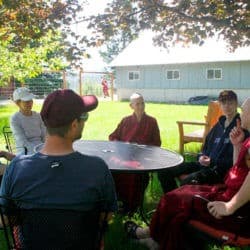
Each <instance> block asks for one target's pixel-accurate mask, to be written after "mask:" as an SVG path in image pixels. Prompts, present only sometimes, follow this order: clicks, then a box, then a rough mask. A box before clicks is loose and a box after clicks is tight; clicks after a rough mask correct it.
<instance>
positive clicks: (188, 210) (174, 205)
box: [125, 124, 250, 250]
mask: <svg viewBox="0 0 250 250" xmlns="http://www.w3.org/2000/svg"><path fill="white" fill-rule="evenodd" d="M248 127H249V128H250V124H249V126H248ZM242 138H244V132H243V130H242V128H241V127H240V126H239V124H238V125H237V127H236V128H234V130H232V132H231V133H230V139H231V141H232V143H233V144H234V145H235V148H237V147H238V145H237V144H238V143H240V142H241V139H242ZM235 156H237V155H235ZM249 168H250V138H247V139H246V140H245V141H244V143H243V145H242V146H241V150H240V153H239V155H238V159H237V161H236V163H235V164H234V166H233V167H232V168H231V169H230V170H229V171H228V173H227V175H226V177H225V179H224V185H212V186H208V185H185V186H182V187H180V188H178V189H175V190H173V191H171V192H168V193H166V194H165V195H163V196H162V198H161V200H160V202H159V204H158V206H157V210H156V212H155V214H154V215H153V217H152V220H151V223H150V226H149V227H148V228H141V227H139V226H138V225H136V224H135V223H134V222H132V221H128V222H126V223H125V227H126V230H127V233H128V235H129V236H131V237H133V238H137V239H139V241H140V242H141V243H143V244H146V245H147V246H148V247H149V248H150V249H158V248H159V247H160V249H171V250H179V249H184V246H185V244H187V239H185V233H184V232H183V225H184V223H186V222H187V221H188V220H189V219H190V218H198V219H200V220H202V221H205V222H206V223H207V222H208V223H209V224H211V225H213V226H214V227H218V228H220V229H221V228H225V227H226V230H230V231H232V232H233V231H234V230H237V229H238V228H239V226H238V224H237V223H234V220H232V218H231V217H224V220H218V219H215V218H214V217H213V216H215V217H216V218H220V217H221V216H222V215H223V214H224V215H227V214H229V213H233V212H234V211H235V209H237V208H238V207H239V206H236V205H235V202H236V200H238V199H239V197H240V195H239V193H242V192H243V191H244V190H245V189H246V187H249V179H250V177H249ZM242 190H243V191H242ZM245 192H248V191H245ZM194 195H201V196H202V197H204V198H206V199H208V200H210V201H223V202H228V203H226V205H227V207H228V208H229V207H231V206H232V207H233V208H232V207H231V209H232V210H231V211H228V212H225V210H224V209H223V206H225V204H224V203H218V202H215V203H213V202H210V203H208V206H207V205H205V206H204V201H203V200H202V199H194ZM247 197H249V195H248V196H247ZM248 200H249V199H247V198H246V199H244V200H242V201H241V202H239V203H237V204H241V205H243V204H245V203H246V202H247V201H248ZM222 204H223V205H222ZM233 204H234V205H233ZM225 208H226V207H225ZM210 213H211V214H213V216H211V214H210ZM225 222H226V223H225Z"/></svg>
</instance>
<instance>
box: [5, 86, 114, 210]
mask: <svg viewBox="0 0 250 250" xmlns="http://www.w3.org/2000/svg"><path fill="white" fill-rule="evenodd" d="M97 106H98V100H97V98H96V97H95V96H94V95H86V96H83V97H81V96H79V95H78V94H76V93H75V92H74V91H72V90H69V89H64V90H56V91H54V92H53V93H51V94H49V95H48V96H47V98H46V99H45V101H44V103H43V106H42V109H41V113H40V114H41V118H42V120H43V122H44V124H45V126H46V129H47V136H46V139H45V143H44V144H43V146H42V148H41V149H40V151H39V152H37V153H35V154H33V155H17V156H16V157H15V158H14V159H13V160H12V161H11V163H10V165H9V167H8V168H7V169H6V171H5V174H4V176H3V180H2V185H1V190H0V195H1V196H7V197H10V198H13V199H19V200H22V201H29V203H30V204H36V207H37V206H38V208H39V206H41V207H50V206H52V205H53V208H65V207H67V208H68V209H83V210H86V209H87V210H90V209H92V208H95V206H96V203H97V202H100V201H105V208H103V209H105V212H108V213H110V214H111V213H112V212H114V211H116V209H117V200H116V193H115V187H114V183H113V178H112V175H111V173H110V170H109V169H108V166H107V165H106V163H105V162H104V161H103V160H102V159H101V158H99V157H95V156H88V155H84V154H81V153H79V152H77V151H75V150H74V148H73V142H74V141H75V140H78V139H80V138H81V137H82V131H83V129H84V125H85V123H86V122H87V119H88V112H90V111H92V110H94V109H95V108H96V107H97ZM30 204H28V205H27V203H25V202H24V203H22V202H19V206H20V207H21V208H26V206H29V208H30V206H32V205H30ZM31 208H32V207H31Z"/></svg>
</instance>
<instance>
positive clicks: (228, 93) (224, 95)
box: [218, 90, 238, 102]
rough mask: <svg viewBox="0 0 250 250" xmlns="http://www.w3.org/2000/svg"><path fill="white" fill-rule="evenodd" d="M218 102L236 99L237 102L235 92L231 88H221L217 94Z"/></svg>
mask: <svg viewBox="0 0 250 250" xmlns="http://www.w3.org/2000/svg"><path fill="white" fill-rule="evenodd" d="M218 100H219V102H224V101H236V102H238V98H237V94H236V93H235V92H234V91H233V90H223V91H221V92H220V94H219V98H218Z"/></svg>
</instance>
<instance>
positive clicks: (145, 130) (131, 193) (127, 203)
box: [109, 93, 161, 212]
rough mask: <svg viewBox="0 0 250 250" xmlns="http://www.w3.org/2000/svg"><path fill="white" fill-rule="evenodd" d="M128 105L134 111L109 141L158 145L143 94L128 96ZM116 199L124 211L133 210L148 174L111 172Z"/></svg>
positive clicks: (139, 199) (147, 179) (139, 198)
mask: <svg viewBox="0 0 250 250" xmlns="http://www.w3.org/2000/svg"><path fill="white" fill-rule="evenodd" d="M130 107H131V109H132V110H133V111H134V113H133V114H132V115H130V116H127V117H125V118H123V119H122V120H121V122H120V123H119V125H118V126H117V128H116V129H115V131H114V132H113V133H111V134H110V135H109V140H110V141H125V142H133V143H138V144H146V145H154V146H160V145H161V139H160V132H159V128H158V124H157V121H156V119H155V118H153V117H151V116H149V115H147V114H146V113H145V103H144V99H143V96H142V95H141V94H139V93H134V94H132V95H131V97H130ZM113 178H114V181H115V185H116V192H117V196H118V200H120V201H122V202H123V206H124V207H123V209H124V210H125V211H124V212H134V211H135V210H136V209H137V208H138V207H139V206H140V204H141V202H142V200H143V195H144V191H145V189H146V187H147V185H148V182H149V177H148V174H124V173H123V174H117V173H113Z"/></svg>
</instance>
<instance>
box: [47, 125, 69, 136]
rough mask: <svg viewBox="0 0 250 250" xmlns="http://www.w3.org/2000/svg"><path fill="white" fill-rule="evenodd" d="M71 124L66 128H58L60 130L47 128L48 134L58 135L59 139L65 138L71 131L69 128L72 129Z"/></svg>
mask: <svg viewBox="0 0 250 250" xmlns="http://www.w3.org/2000/svg"><path fill="white" fill-rule="evenodd" d="M70 125H71V123H70V124H67V125H64V126H61V127H58V128H50V127H47V133H48V134H49V135H57V136H59V137H62V138H64V137H65V135H66V134H67V133H68V131H69V128H70Z"/></svg>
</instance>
